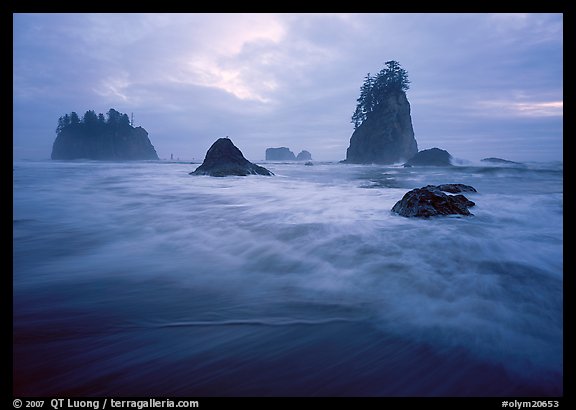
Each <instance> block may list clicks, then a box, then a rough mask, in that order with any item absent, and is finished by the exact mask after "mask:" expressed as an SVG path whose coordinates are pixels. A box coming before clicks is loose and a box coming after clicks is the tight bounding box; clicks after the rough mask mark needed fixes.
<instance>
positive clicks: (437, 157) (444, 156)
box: [404, 148, 452, 167]
mask: <svg viewBox="0 0 576 410" xmlns="http://www.w3.org/2000/svg"><path fill="white" fill-rule="evenodd" d="M451 159H452V155H450V154H449V153H448V151H445V150H443V149H440V148H430V149H425V150H422V151H420V152H418V153H417V154H416V155H414V156H413V157H412V158H410V159H409V160H408V161H407V162H406V163H405V164H404V166H405V167H406V166H414V165H433V166H451V165H452V162H451Z"/></svg>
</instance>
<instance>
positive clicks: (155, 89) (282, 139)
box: [13, 13, 563, 159]
mask: <svg viewBox="0 0 576 410" xmlns="http://www.w3.org/2000/svg"><path fill="white" fill-rule="evenodd" d="M562 27H563V21H562V15H558V14H530V13H529V14H524V15H504V14H496V15H494V14H474V13H469V14H377V13H370V14H318V13H314V14H313V13H310V14H264V13H262V14H169V13H161V14H57V13H54V14H16V15H14V59H13V68H14V78H13V84H14V110H15V112H14V121H15V140H17V141H15V142H17V143H16V144H15V146H16V147H19V148H18V151H19V152H20V150H21V149H24V147H26V146H27V144H26V143H24V142H23V141H25V140H26V141H30V143H31V144H33V141H36V139H37V138H38V136H41V137H42V138H44V139H46V138H47V139H48V140H49V142H48V143H46V144H45V145H46V146H47V147H48V148H47V151H48V152H47V154H46V156H49V145H50V144H51V142H52V141H50V139H51V138H52V135H53V129H54V127H55V124H56V121H57V118H58V117H59V116H60V115H62V114H64V113H65V112H70V111H72V110H74V111H78V112H84V111H85V110H88V109H94V110H96V111H97V112H106V111H107V110H108V109H109V108H116V109H118V110H120V111H122V112H128V113H131V112H134V113H135V116H136V118H137V119H138V121H142V123H141V125H142V126H144V127H145V128H146V129H148V131H149V132H150V133H151V139H152V141H153V142H154V143H155V145H156V146H157V149H158V150H159V152H160V153H161V156H162V152H166V151H168V154H169V152H170V151H178V152H181V154H180V156H181V157H185V155H187V154H186V153H189V154H190V156H195V157H198V156H201V155H203V151H204V150H205V149H206V148H207V146H209V145H210V139H212V138H215V137H218V136H224V135H229V136H230V137H232V138H234V136H235V135H236V136H237V137H238V138H241V139H242V140H244V141H245V142H246V144H245V149H246V151H247V152H248V153H250V155H253V158H254V157H255V158H258V157H261V156H262V155H263V154H262V153H263V152H264V150H265V148H266V146H267V145H271V144H277V145H287V146H291V145H294V147H293V149H294V150H298V149H300V148H297V147H296V146H298V147H301V148H302V149H308V148H310V149H312V147H314V151H315V152H314V151H313V152H312V153H313V155H314V157H315V158H319V159H342V158H343V157H344V155H345V150H346V147H347V146H348V142H349V138H350V135H351V133H352V126H351V124H350V115H351V114H352V112H353V110H354V106H355V103H356V98H357V96H358V95H357V94H358V90H359V87H360V85H361V83H362V80H363V78H364V75H365V74H366V73H367V72H371V73H375V72H377V71H378V70H380V69H381V68H382V66H383V64H384V62H385V61H387V60H390V59H395V60H397V61H399V62H400V63H401V64H402V65H403V67H405V68H406V69H407V71H408V74H409V76H410V79H411V81H412V85H411V89H410V90H409V91H408V98H409V100H410V102H411V105H412V119H413V123H414V127H415V131H416V133H417V138H422V142H423V144H428V138H430V136H435V137H434V138H438V140H437V141H435V142H436V144H435V145H438V146H442V145H443V141H445V143H446V146H445V147H444V148H446V149H452V150H458V149H460V148H462V149H463V150H466V145H465V144H462V145H459V144H458V140H457V139H456V140H455V139H446V140H442V139H441V138H442V136H443V135H449V134H450V127H453V126H459V124H466V125H467V127H462V128H459V130H461V131H462V132H464V131H465V129H466V128H467V129H473V128H475V127H477V123H478V121H482V122H483V123H484V124H492V129H493V130H492V131H491V132H494V133H498V132H499V131H498V125H497V124H498V120H497V119H499V118H504V117H510V118H516V119H518V120H519V122H515V123H514V124H516V125H515V126H516V127H517V128H518V130H520V129H521V128H523V124H522V122H521V121H520V120H522V119H526V120H528V119H529V120H530V121H531V120H532V119H543V120H544V119H546V121H548V120H550V121H558V124H560V125H561V119H562V115H563V114H562V106H561V105H560V106H559V105H558V104H561V102H562V100H563V98H562V91H563V90H562V77H563V66H562V58H563V49H562V46H563V44H562V43H563V41H562ZM17 111H18V112H17ZM22 111H24V112H22ZM25 112H36V113H39V112H42V115H40V114H38V115H37V118H42V121H36V122H34V124H30V123H29V122H26V120H25V118H26V115H25ZM492 120H494V121H492ZM545 124H547V125H546V126H549V127H551V125H550V124H551V123H550V122H549V121H548V122H545ZM550 129H551V134H552V135H553V136H554V141H558V139H559V135H560V137H561V133H562V130H561V126H560V127H558V126H554V127H552V128H550ZM152 131H153V132H152ZM522 133H523V134H524V135H529V132H528V133H527V132H524V131H522ZM191 135H193V136H194V137H193V138H191V137H190V136H191ZM539 135H540V134H539ZM35 136H36V137H35ZM35 138H36V139H35ZM527 138H528V137H527ZM538 138H540V136H539V137H538ZM560 139H561V138H560ZM212 142H213V141H212ZM419 142H420V139H419ZM433 142H434V141H433ZM526 143H527V144H528V143H529V142H528V140H527V142H526ZM42 144H44V142H42ZM206 145H207V146H206ZM35 151H36V149H35ZM164 156H166V154H164ZM168 156H169V155H168Z"/></svg>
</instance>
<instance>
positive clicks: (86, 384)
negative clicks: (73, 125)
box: [13, 161, 563, 397]
mask: <svg viewBox="0 0 576 410" xmlns="http://www.w3.org/2000/svg"><path fill="white" fill-rule="evenodd" d="M263 165H264V166H266V167H267V168H268V169H270V170H271V171H272V172H274V173H275V174H276V175H275V176H274V177H264V176H248V177H228V178H213V177H207V176H191V175H188V173H189V172H191V171H193V170H194V169H195V168H196V167H197V166H198V165H197V164H196V165H194V164H188V163H176V162H165V161H158V162H91V161H70V162H59V161H15V162H14V163H13V321H14V323H13V366H14V370H13V375H14V384H13V392H14V394H15V395H18V396H59V395H67V396H102V395H104V396H110V395H112V396H116V397H117V396H122V395H124V396H127V395H130V396H155V397H156V396H194V397H201V396H510V395H513V396H560V395H562V394H563V291H562V289H563V165H562V163H560V162H558V163H527V164H524V165H522V166H493V165H486V164H468V165H461V166H455V167H413V168H402V167H399V166H375V165H374V166H368V165H347V164H339V163H336V162H334V163H329V162H327V163H315V165H314V166H304V165H302V164H300V163H263ZM441 183H463V184H469V185H472V186H474V187H475V188H476V189H477V190H478V192H477V193H466V194H465V195H466V196H467V197H468V198H469V199H470V200H472V201H474V202H475V203H476V206H475V207H473V208H471V209H470V210H471V212H472V213H473V214H474V216H471V217H438V218H430V219H408V218H404V217H401V216H398V215H396V214H393V213H392V212H391V211H390V209H391V208H392V206H393V205H394V204H395V203H396V201H398V200H399V199H401V198H402V196H403V195H404V194H405V193H406V192H407V191H408V190H410V189H413V188H417V187H421V186H424V185H427V184H441Z"/></svg>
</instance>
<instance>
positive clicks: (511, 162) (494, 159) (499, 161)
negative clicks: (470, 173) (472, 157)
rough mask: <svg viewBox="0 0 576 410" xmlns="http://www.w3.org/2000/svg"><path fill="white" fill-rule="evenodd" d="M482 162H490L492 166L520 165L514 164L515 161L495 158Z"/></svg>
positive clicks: (485, 159)
mask: <svg viewBox="0 0 576 410" xmlns="http://www.w3.org/2000/svg"><path fill="white" fill-rule="evenodd" d="M480 161H482V162H490V163H492V164H520V162H514V161H509V160H507V159H502V158H495V157H490V158H484V159H481V160H480Z"/></svg>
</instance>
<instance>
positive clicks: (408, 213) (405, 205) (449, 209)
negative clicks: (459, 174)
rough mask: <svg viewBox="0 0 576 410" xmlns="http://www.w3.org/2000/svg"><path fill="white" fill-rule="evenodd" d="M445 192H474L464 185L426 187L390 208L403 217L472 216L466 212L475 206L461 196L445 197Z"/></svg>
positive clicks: (417, 189)
mask: <svg viewBox="0 0 576 410" xmlns="http://www.w3.org/2000/svg"><path fill="white" fill-rule="evenodd" d="M442 191H447V192H476V189H474V187H471V186H470V185H464V184H444V185H438V186H435V185H427V186H425V187H422V188H416V189H413V190H411V191H409V192H407V193H406V194H405V195H404V196H403V197H402V199H401V200H400V201H398V202H396V204H395V205H394V206H393V207H392V212H395V213H397V214H399V215H401V216H405V217H423V218H426V217H430V216H438V215H473V214H472V213H470V211H469V210H468V208H469V207H472V206H474V205H476V204H475V203H474V202H472V201H470V200H469V199H468V198H466V197H465V196H464V195H462V194H458V195H446V194H445V193H444V192H442Z"/></svg>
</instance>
